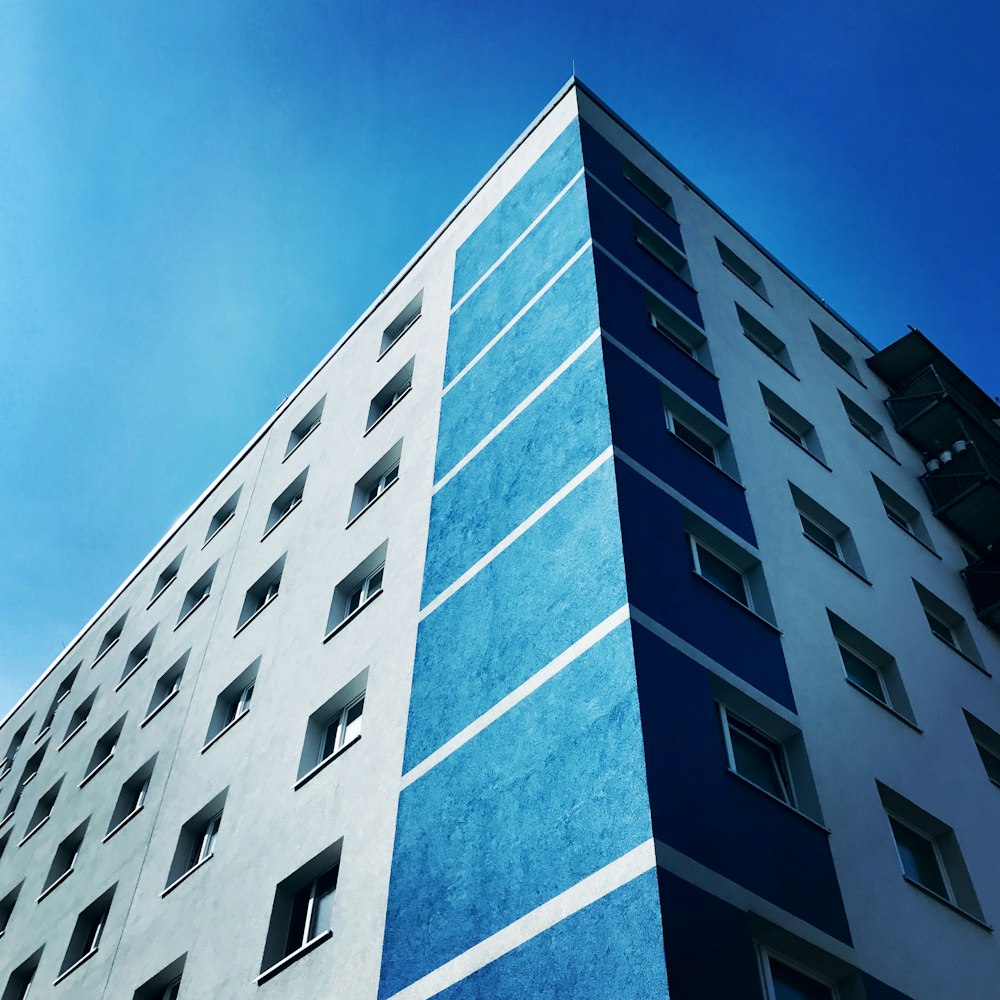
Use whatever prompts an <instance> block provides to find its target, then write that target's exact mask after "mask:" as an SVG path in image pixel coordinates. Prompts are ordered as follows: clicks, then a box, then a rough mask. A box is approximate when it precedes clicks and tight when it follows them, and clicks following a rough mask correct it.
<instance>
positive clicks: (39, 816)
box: [21, 778, 63, 844]
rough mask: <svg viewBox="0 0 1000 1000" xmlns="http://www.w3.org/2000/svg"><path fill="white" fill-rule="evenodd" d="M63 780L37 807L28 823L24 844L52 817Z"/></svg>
mask: <svg viewBox="0 0 1000 1000" xmlns="http://www.w3.org/2000/svg"><path fill="white" fill-rule="evenodd" d="M62 783H63V779H62V778H60V779H59V780H58V781H57V782H56V783H55V784H54V785H53V786H52V787H51V788H50V789H49V790H48V791H47V792H46V793H45V794H44V795H43V796H42V797H41V798H40V799H39V800H38V804H37V805H36V806H35V811H34V812H33V813H32V814H31V819H30V820H29V821H28V832H27V833H25V835H24V837H23V838H22V840H21V843H22V844H23V843H24V841H25V840H27V839H28V838H29V837H30V836H31V835H32V834H33V833H34V832H35V831H36V830H37V829H38V828H39V827H40V826H41V825H42V824H43V823H44V822H45V821H46V820H47V819H48V818H49V816H51V815H52V807H53V806H54V805H55V804H56V799H57V798H58V797H59V789H60V788H61V787H62Z"/></svg>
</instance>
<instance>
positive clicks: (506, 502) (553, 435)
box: [423, 343, 611, 605]
mask: <svg viewBox="0 0 1000 1000" xmlns="http://www.w3.org/2000/svg"><path fill="white" fill-rule="evenodd" d="M610 444H611V424H610V420H609V417H608V401H607V392H606V386H605V381H604V363H603V358H602V355H601V345H600V343H595V344H592V345H591V346H590V348H588V349H587V351H585V352H584V353H583V355H581V356H580V357H579V358H578V359H577V360H576V361H575V362H574V363H573V364H572V365H570V367H569V368H568V369H566V371H564V372H563V373H562V374H561V375H560V376H559V377H558V378H557V379H556V380H555V381H554V382H553V383H552V385H550V386H549V387H548V388H547V389H546V390H545V392H543V393H542V394H541V395H540V396H539V397H538V398H537V399H535V400H534V402H532V403H531V405H530V406H528V407H527V408H526V409H525V410H524V411H523V412H522V413H519V414H518V416H517V417H516V418H515V419H514V420H513V421H512V422H511V423H510V424H508V425H507V426H506V427H505V428H504V429H503V430H502V431H501V432H500V433H499V434H498V435H497V436H496V437H495V438H493V440H492V441H490V443H489V444H488V445H486V447H485V448H483V450H482V451H481V452H479V454H478V455H476V457H475V458H473V459H472V461H471V462H469V464H468V465H466V466H464V467H463V468H462V470H461V471H460V472H459V473H458V474H457V475H456V476H455V477H454V478H453V479H450V480H449V481H448V482H447V483H445V485H444V486H442V487H441V489H440V490H438V491H437V493H435V494H434V499H433V501H432V503H431V521H430V529H429V533H428V538H427V562H426V564H425V566H424V598H423V603H424V605H427V604H428V603H429V602H430V601H431V600H433V599H434V598H435V597H436V596H437V595H438V594H440V593H441V591H442V590H444V589H445V588H446V587H447V586H448V585H449V584H451V583H453V582H454V581H455V580H456V579H457V578H458V577H459V576H461V575H462V573H464V572H465V571H466V570H467V569H469V567H470V566H472V565H473V563H475V562H476V561H477V560H478V559H480V558H481V557H482V556H484V555H485V554H486V553H487V552H489V550H490V549H491V548H493V546H494V545H496V544H497V542H499V541H501V539H503V538H504V537H505V536H506V535H507V534H509V533H510V532H511V531H513V530H514V529H515V528H516V527H517V526H518V525H519V524H520V523H521V522H522V521H523V520H524V519H525V518H527V517H528V516H530V515H531V514H532V513H533V512H534V511H536V510H537V509H538V508H539V507H540V506H541V505H542V504H543V503H544V502H545V501H546V500H548V499H549V498H550V497H551V496H552V495H553V494H554V493H556V492H557V491H558V490H559V489H561V488H562V487H563V486H565V485H566V483H567V482H569V480H570V479H572V478H573V476H575V475H576V474H577V473H578V472H579V471H580V470H581V469H583V468H584V467H585V466H586V465H587V464H588V463H589V462H590V461H592V460H593V459H594V458H596V457H597V455H599V454H600V453H601V452H602V451H604V449H606V448H607V447H609V445H610ZM609 514H610V511H609Z"/></svg>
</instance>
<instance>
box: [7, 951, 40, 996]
mask: <svg viewBox="0 0 1000 1000" xmlns="http://www.w3.org/2000/svg"><path fill="white" fill-rule="evenodd" d="M41 957H42V949H41V948H39V949H38V951H36V952H35V953H34V954H33V955H32V956H31V957H30V958H28V959H26V960H25V961H23V962H22V963H21V964H20V965H19V966H18V967H17V968H16V969H15V970H14V971H13V972H12V973H11V974H10V978H9V979H8V980H7V987H6V989H4V991H3V1000H27V997H28V994H29V992H30V990H31V984H32V983H33V982H34V979H35V972H36V971H37V969H38V962H39V960H40V959H41Z"/></svg>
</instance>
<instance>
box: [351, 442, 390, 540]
mask: <svg viewBox="0 0 1000 1000" xmlns="http://www.w3.org/2000/svg"><path fill="white" fill-rule="evenodd" d="M402 454H403V442H402V441H397V442H396V443H395V444H394V445H393V446H392V447H391V448H390V449H389V450H388V451H387V452H386V453H385V454H384V455H383V456H382V457H381V458H380V459H379V460H378V461H377V462H376V463H375V464H374V465H373V466H372V467H371V468H370V469H369V470H368V471H367V472H366V473H365V474H364V475H363V476H362V477H361V478H360V479H359V480H358V481H357V482H356V483H355V484H354V493H353V495H352V497H351V508H350V512H349V515H348V519H347V520H348V524H350V523H351V521H353V520H354V519H355V518H356V517H358V516H359V515H360V514H361V513H362V512H363V511H365V510H367V509H368V508H369V507H370V506H371V505H372V504H373V503H375V501H376V500H377V499H378V498H379V497H380V496H382V494H383V493H385V491H386V490H387V489H388V488H389V487H390V486H392V485H393V483H395V482H396V481H397V480H398V479H399V462H400V458H401V457H402Z"/></svg>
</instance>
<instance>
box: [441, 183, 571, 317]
mask: <svg viewBox="0 0 1000 1000" xmlns="http://www.w3.org/2000/svg"><path fill="white" fill-rule="evenodd" d="M582 176H583V167H580V169H579V170H578V171H577V172H576V173H575V174H574V175H573V176H572V178H571V179H570V180H569V182H568V183H567V184H566V186H565V187H564V188H563V189H562V190H561V191H560V192H559V193H558V194H557V195H556V196H555V197H554V198H553V199H552V201H550V202H549V203H548V204H547V205H546V206H545V208H543V209H542V210H541V212H540V213H539V214H538V216H537V217H536V218H535V221H534V222H532V223H531V225H530V226H528V228H527V229H525V231H524V232H523V233H521V235H520V236H518V238H517V239H516V240H514V242H513V243H511V245H510V246H509V247H507V249H506V250H504V252H503V253H502V254H500V256H499V257H497V259H496V260H495V261H494V262H493V263H492V264H491V265H490V266H489V267H488V268H487V269H486V270H485V271H484V272H483V273H482V274H481V275H480V276H479V277H478V278H477V279H476V280H475V282H474V283H473V284H472V285H471V286H470V288H469V290H468V291H467V292H466V293H465V294H464V295H463V296H462V297H461V298H460V299H459V300H458V301H457V302H456V303H455V304H454V305H453V306H452V307H451V312H452V315H454V314H455V313H456V312H458V310H459V309H461V308H462V305H463V304H464V302H465V300H466V299H467V298H468V297H469V296H470V295H471V294H472V293H473V292H474V291H475V290H476V289H477V288H478V287H479V286H480V285H481V284H482V283H483V282H484V281H485V280H486V279H487V278H488V277H489V276H490V275H491V274H492V273H493V272H494V271H495V270H496V269H497V268H498V267H499V266H500V265H501V264H502V263H503V262H504V261H505V260H506V259H507V258H508V257H509V256H510V255H511V254H512V253H513V252H514V251H515V250H516V249H517V247H518V245H519V244H520V243H521V242H522V241H523V240H524V239H526V238H527V236H528V234H529V233H530V232H531V231H532V230H533V229H535V228H536V227H537V226H538V224H539V223H540V222H541V221H542V219H544V218H545V216H546V215H548V214H549V212H551V211H552V209H553V208H555V207H556V205H558V204H559V202H560V201H562V199H563V198H564V197H565V196H566V192H567V191H569V189H570V188H571V187H572V186H573V185H574V184H575V183H576V182H577V181H578V180H579V179H580V178H581V177H582ZM501 204H502V203H501ZM484 221H485V220H484Z"/></svg>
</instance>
